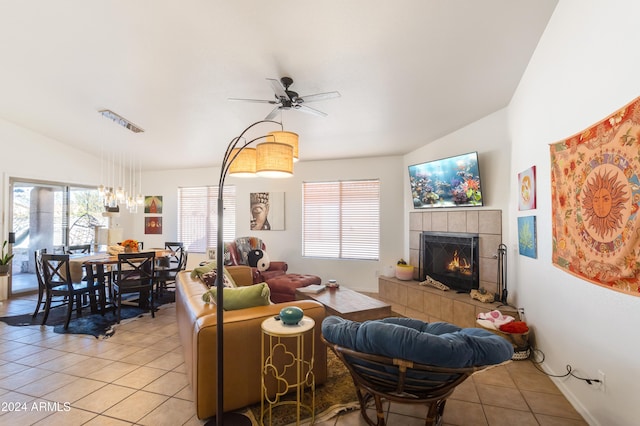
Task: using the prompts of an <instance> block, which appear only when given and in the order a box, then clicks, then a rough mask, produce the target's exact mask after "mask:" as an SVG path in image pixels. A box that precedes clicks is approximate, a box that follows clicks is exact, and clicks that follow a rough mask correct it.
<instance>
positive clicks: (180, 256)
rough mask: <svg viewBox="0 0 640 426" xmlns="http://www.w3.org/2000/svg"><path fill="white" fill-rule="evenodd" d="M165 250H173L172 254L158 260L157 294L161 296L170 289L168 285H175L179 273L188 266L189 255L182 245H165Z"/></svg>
mask: <svg viewBox="0 0 640 426" xmlns="http://www.w3.org/2000/svg"><path fill="white" fill-rule="evenodd" d="M174 244H179V245H174ZM165 248H166V249H167V250H171V254H170V255H169V256H167V257H164V258H160V259H158V265H157V266H156V272H155V280H156V292H157V293H158V295H161V294H162V292H163V291H164V290H166V289H167V288H168V284H170V283H174V284H175V281H176V276H177V275H178V272H180V271H183V270H184V269H185V268H186V266H187V257H188V255H189V253H188V252H187V250H185V249H184V247H183V246H182V243H165Z"/></svg>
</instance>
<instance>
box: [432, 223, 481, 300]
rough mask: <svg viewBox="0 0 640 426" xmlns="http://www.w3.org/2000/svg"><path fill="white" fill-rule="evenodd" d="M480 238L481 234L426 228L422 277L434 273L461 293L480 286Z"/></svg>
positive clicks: (437, 278) (436, 278) (441, 280)
mask: <svg viewBox="0 0 640 426" xmlns="http://www.w3.org/2000/svg"><path fill="white" fill-rule="evenodd" d="M478 240H479V236H478V234H467V233H454V232H423V233H422V234H421V235H420V281H423V280H425V279H426V277H427V276H430V277H431V278H433V279H435V280H437V281H440V282H441V283H443V284H445V285H447V286H448V287H450V288H451V289H453V290H455V291H458V292H460V293H469V292H470V291H471V290H473V289H478V288H479V287H480V282H479V276H480V274H479V270H478V269H479V262H478Z"/></svg>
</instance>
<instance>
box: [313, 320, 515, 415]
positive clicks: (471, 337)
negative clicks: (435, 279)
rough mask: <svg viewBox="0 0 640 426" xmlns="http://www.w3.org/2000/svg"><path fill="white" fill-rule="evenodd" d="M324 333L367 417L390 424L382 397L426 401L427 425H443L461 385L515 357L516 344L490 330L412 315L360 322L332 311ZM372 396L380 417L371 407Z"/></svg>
mask: <svg viewBox="0 0 640 426" xmlns="http://www.w3.org/2000/svg"><path fill="white" fill-rule="evenodd" d="M322 338H323V341H324V342H325V343H326V344H327V345H328V346H329V348H331V349H332V350H333V352H335V354H336V355H337V356H338V357H339V358H340V360H342V362H343V363H344V364H345V366H346V367H347V368H348V369H349V372H350V373H351V377H352V378H353V383H354V385H355V387H356V392H357V396H358V401H359V402H360V411H361V413H362V417H363V418H364V419H365V421H366V422H367V423H368V424H370V425H377V426H384V425H385V419H384V411H383V407H382V399H386V400H388V401H393V402H398V403H404V404H423V405H426V406H427V407H428V410H427V418H426V423H425V424H427V425H437V424H440V423H441V421H442V415H443V413H444V407H445V403H446V400H447V398H448V397H449V396H450V395H451V394H452V393H453V390H454V389H455V387H456V386H458V385H459V384H460V383H462V382H463V381H465V380H466V379H467V378H468V377H469V376H471V374H473V373H475V372H477V371H480V370H483V369H485V368H487V367H489V366H491V365H496V364H500V363H503V362H505V361H508V360H510V359H511V357H512V356H513V345H511V343H509V342H507V341H506V340H505V339H503V338H502V337H500V336H498V335H496V334H494V333H491V332H490V331H487V330H483V329H479V328H460V327H457V326H455V325H453V324H449V323H444V322H435V323H425V322H422V321H419V320H416V319H411V318H385V319H382V320H375V321H365V322H363V323H359V322H354V321H350V320H345V319H343V318H339V317H336V316H329V317H327V318H325V320H324V321H323V322H322ZM371 399H374V401H375V407H376V412H377V418H376V421H374V420H373V419H371V418H370V417H369V415H368V414H367V412H366V407H367V403H368V402H369V401H370V400H371Z"/></svg>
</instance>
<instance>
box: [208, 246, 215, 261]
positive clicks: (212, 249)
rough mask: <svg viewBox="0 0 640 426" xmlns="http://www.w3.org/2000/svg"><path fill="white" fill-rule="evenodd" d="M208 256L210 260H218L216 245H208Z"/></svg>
mask: <svg viewBox="0 0 640 426" xmlns="http://www.w3.org/2000/svg"><path fill="white" fill-rule="evenodd" d="M207 258H208V259H209V260H216V248H215V247H207Z"/></svg>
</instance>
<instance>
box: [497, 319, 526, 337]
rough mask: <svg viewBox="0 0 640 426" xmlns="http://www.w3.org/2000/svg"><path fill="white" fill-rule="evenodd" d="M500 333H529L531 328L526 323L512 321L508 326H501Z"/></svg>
mask: <svg viewBox="0 0 640 426" xmlns="http://www.w3.org/2000/svg"><path fill="white" fill-rule="evenodd" d="M500 331H503V332H505V333H514V334H519V333H526V332H527V331H529V327H528V326H527V323H526V322H524V321H511V322H508V323H506V324H502V325H501V326H500Z"/></svg>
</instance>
